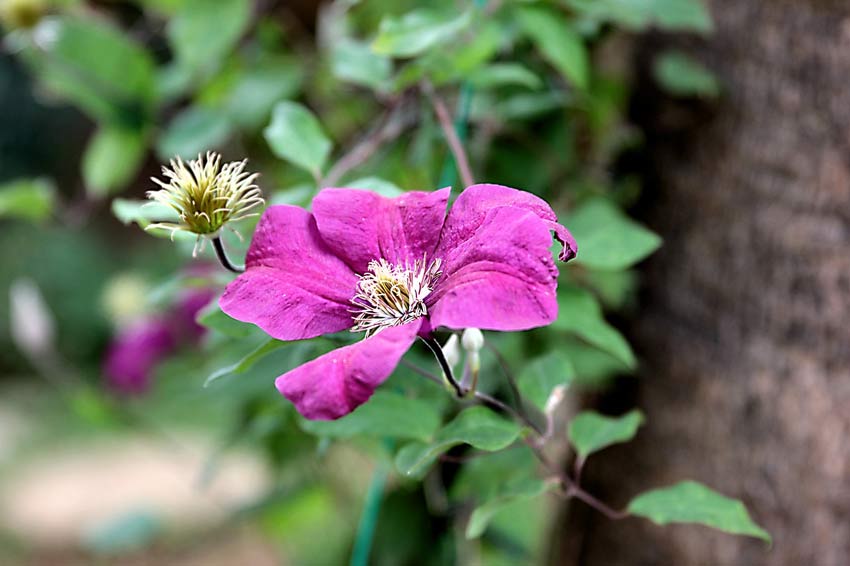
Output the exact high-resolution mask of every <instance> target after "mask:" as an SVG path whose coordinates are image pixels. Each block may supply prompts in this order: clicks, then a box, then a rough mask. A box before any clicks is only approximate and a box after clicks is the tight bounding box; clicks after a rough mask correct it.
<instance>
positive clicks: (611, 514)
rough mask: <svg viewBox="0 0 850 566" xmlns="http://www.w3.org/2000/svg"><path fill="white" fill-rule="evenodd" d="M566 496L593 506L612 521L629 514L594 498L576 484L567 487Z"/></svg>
mask: <svg viewBox="0 0 850 566" xmlns="http://www.w3.org/2000/svg"><path fill="white" fill-rule="evenodd" d="M566 496H567V497H575V498H576V499H580V500H581V501H584V502H585V503H587V504H588V505H590V506H591V507H593V508H594V509H596V510H597V511H599V512H600V513H602V514H603V515H605V516H606V517H608V518H609V519H611V520H614V521H617V520H620V519H625V518H626V517H628V516H629V513H628V512H627V511H618V510H616V509H613V508H611V507H609V506H608V505H606V504H605V503H602V502H601V501H599V500H598V499H596V498H595V497H593V496H592V495H590V494H589V493H587V492H586V491H584V490H583V489H581V488H580V487H578V486H573V487H572V488H570V489H567V493H566Z"/></svg>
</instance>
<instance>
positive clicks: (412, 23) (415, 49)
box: [372, 8, 472, 57]
mask: <svg viewBox="0 0 850 566" xmlns="http://www.w3.org/2000/svg"><path fill="white" fill-rule="evenodd" d="M471 21H472V12H471V11H466V12H463V13H462V14H460V15H454V14H448V13H444V12H440V11H436V10H432V9H429V8H422V9H419V10H414V11H412V12H408V13H407V14H405V15H403V16H401V17H400V18H397V17H395V16H386V17H384V19H383V20H381V25H380V27H379V28H378V37H377V38H375V41H374V42H373V43H372V49H373V50H374V51H375V53H379V54H381V55H391V56H394V57H413V56H414V55H418V54H420V53H422V52H423V51H426V50H428V49H429V48H431V47H433V46H435V45H437V44H440V43H443V42H446V41H448V40H450V39H451V38H452V37H453V36H455V35H456V34H457V33H458V32H460V31H462V30H463V29H464V28H466V27H467V26H468V25H469V24H470V22H471Z"/></svg>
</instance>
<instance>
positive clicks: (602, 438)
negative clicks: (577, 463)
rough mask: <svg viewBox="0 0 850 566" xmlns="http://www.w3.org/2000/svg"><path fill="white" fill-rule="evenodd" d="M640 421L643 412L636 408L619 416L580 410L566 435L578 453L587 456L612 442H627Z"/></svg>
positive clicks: (633, 434) (583, 456)
mask: <svg viewBox="0 0 850 566" xmlns="http://www.w3.org/2000/svg"><path fill="white" fill-rule="evenodd" d="M642 423H643V413H641V412H640V411H638V410H634V411H629V412H628V413H626V414H625V415H622V416H620V417H607V416H605V415H600V414H599V413H597V412H595V411H582V412H581V413H579V414H578V415H576V416H575V418H573V420H572V421H571V422H570V426H569V428H568V435H569V438H570V442H571V443H572V444H573V446H575V449H576V452H578V455H579V456H580V457H581V458H587V457H588V456H589V455H590V454H592V453H594V452H598V451H600V450H602V449H603V448H607V447H608V446H611V445H612V444H619V443H621V442H628V441H629V440H631V439H632V438H634V436H635V433H637V429H638V427H639V426H640V425H641V424H642Z"/></svg>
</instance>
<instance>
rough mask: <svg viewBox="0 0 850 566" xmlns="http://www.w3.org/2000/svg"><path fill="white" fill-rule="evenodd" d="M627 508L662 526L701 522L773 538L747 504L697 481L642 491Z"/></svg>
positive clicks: (726, 529)
mask: <svg viewBox="0 0 850 566" xmlns="http://www.w3.org/2000/svg"><path fill="white" fill-rule="evenodd" d="M627 510H628V512H629V513H631V514H632V515H638V516H640V517H645V518H647V519H649V520H650V521H652V522H654V523H656V524H658V525H666V524H668V523H697V524H700V525H705V526H707V527H711V528H714V529H718V530H720V531H723V532H726V533H731V534H735V535H747V536H751V537H756V538H760V539H763V540H765V541H767V542H770V540H771V539H770V534H769V533H768V532H767V531H765V530H764V529H762V528H761V527H759V526H758V525H757V524H756V523H754V522H753V520H752V519H751V518H750V515H749V513H747V509H746V507H744V504H743V503H741V502H740V501H738V500H735V499H730V498H728V497H726V496H723V495H720V494H719V493H717V492H716V491H714V490H712V489H709V488H708V487H706V486H704V485H702V484H700V483H697V482H694V481H683V482H680V483H677V484H676V485H672V486H670V487H664V488H660V489H654V490H652V491H648V492H646V493H642V494H641V495H639V496H637V497H636V498H634V499H633V500H632V502H631V503H629V506H628V508H627Z"/></svg>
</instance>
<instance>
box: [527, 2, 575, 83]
mask: <svg viewBox="0 0 850 566" xmlns="http://www.w3.org/2000/svg"><path fill="white" fill-rule="evenodd" d="M517 19H518V22H519V25H520V27H521V28H522V30H523V32H524V33H525V34H526V35H527V36H528V37H529V38H531V40H532V41H533V42H534V44H535V45H536V46H537V49H539V50H540V52H541V53H542V55H543V57H545V58H546V59H547V60H548V61H549V62H550V63H552V65H554V66H555V68H557V69H558V70H559V71H560V72H561V74H563V75H564V77H566V78H567V80H569V81H570V82H571V83H572V84H573V85H575V86H576V87H578V88H579V89H582V90H583V89H585V88H587V84H588V80H589V62H588V55H587V49H586V48H585V46H584V40H583V39H582V37H581V36H580V35H579V34H578V32H577V31H576V30H575V28H574V27H573V25H572V22H570V21H569V20H567V19H566V18H565V17H564V16H562V15H561V13H560V12H558V11H557V10H554V9H550V8H546V7H542V6H533V7H532V6H524V7H522V8H520V9H519V10H517Z"/></svg>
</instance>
